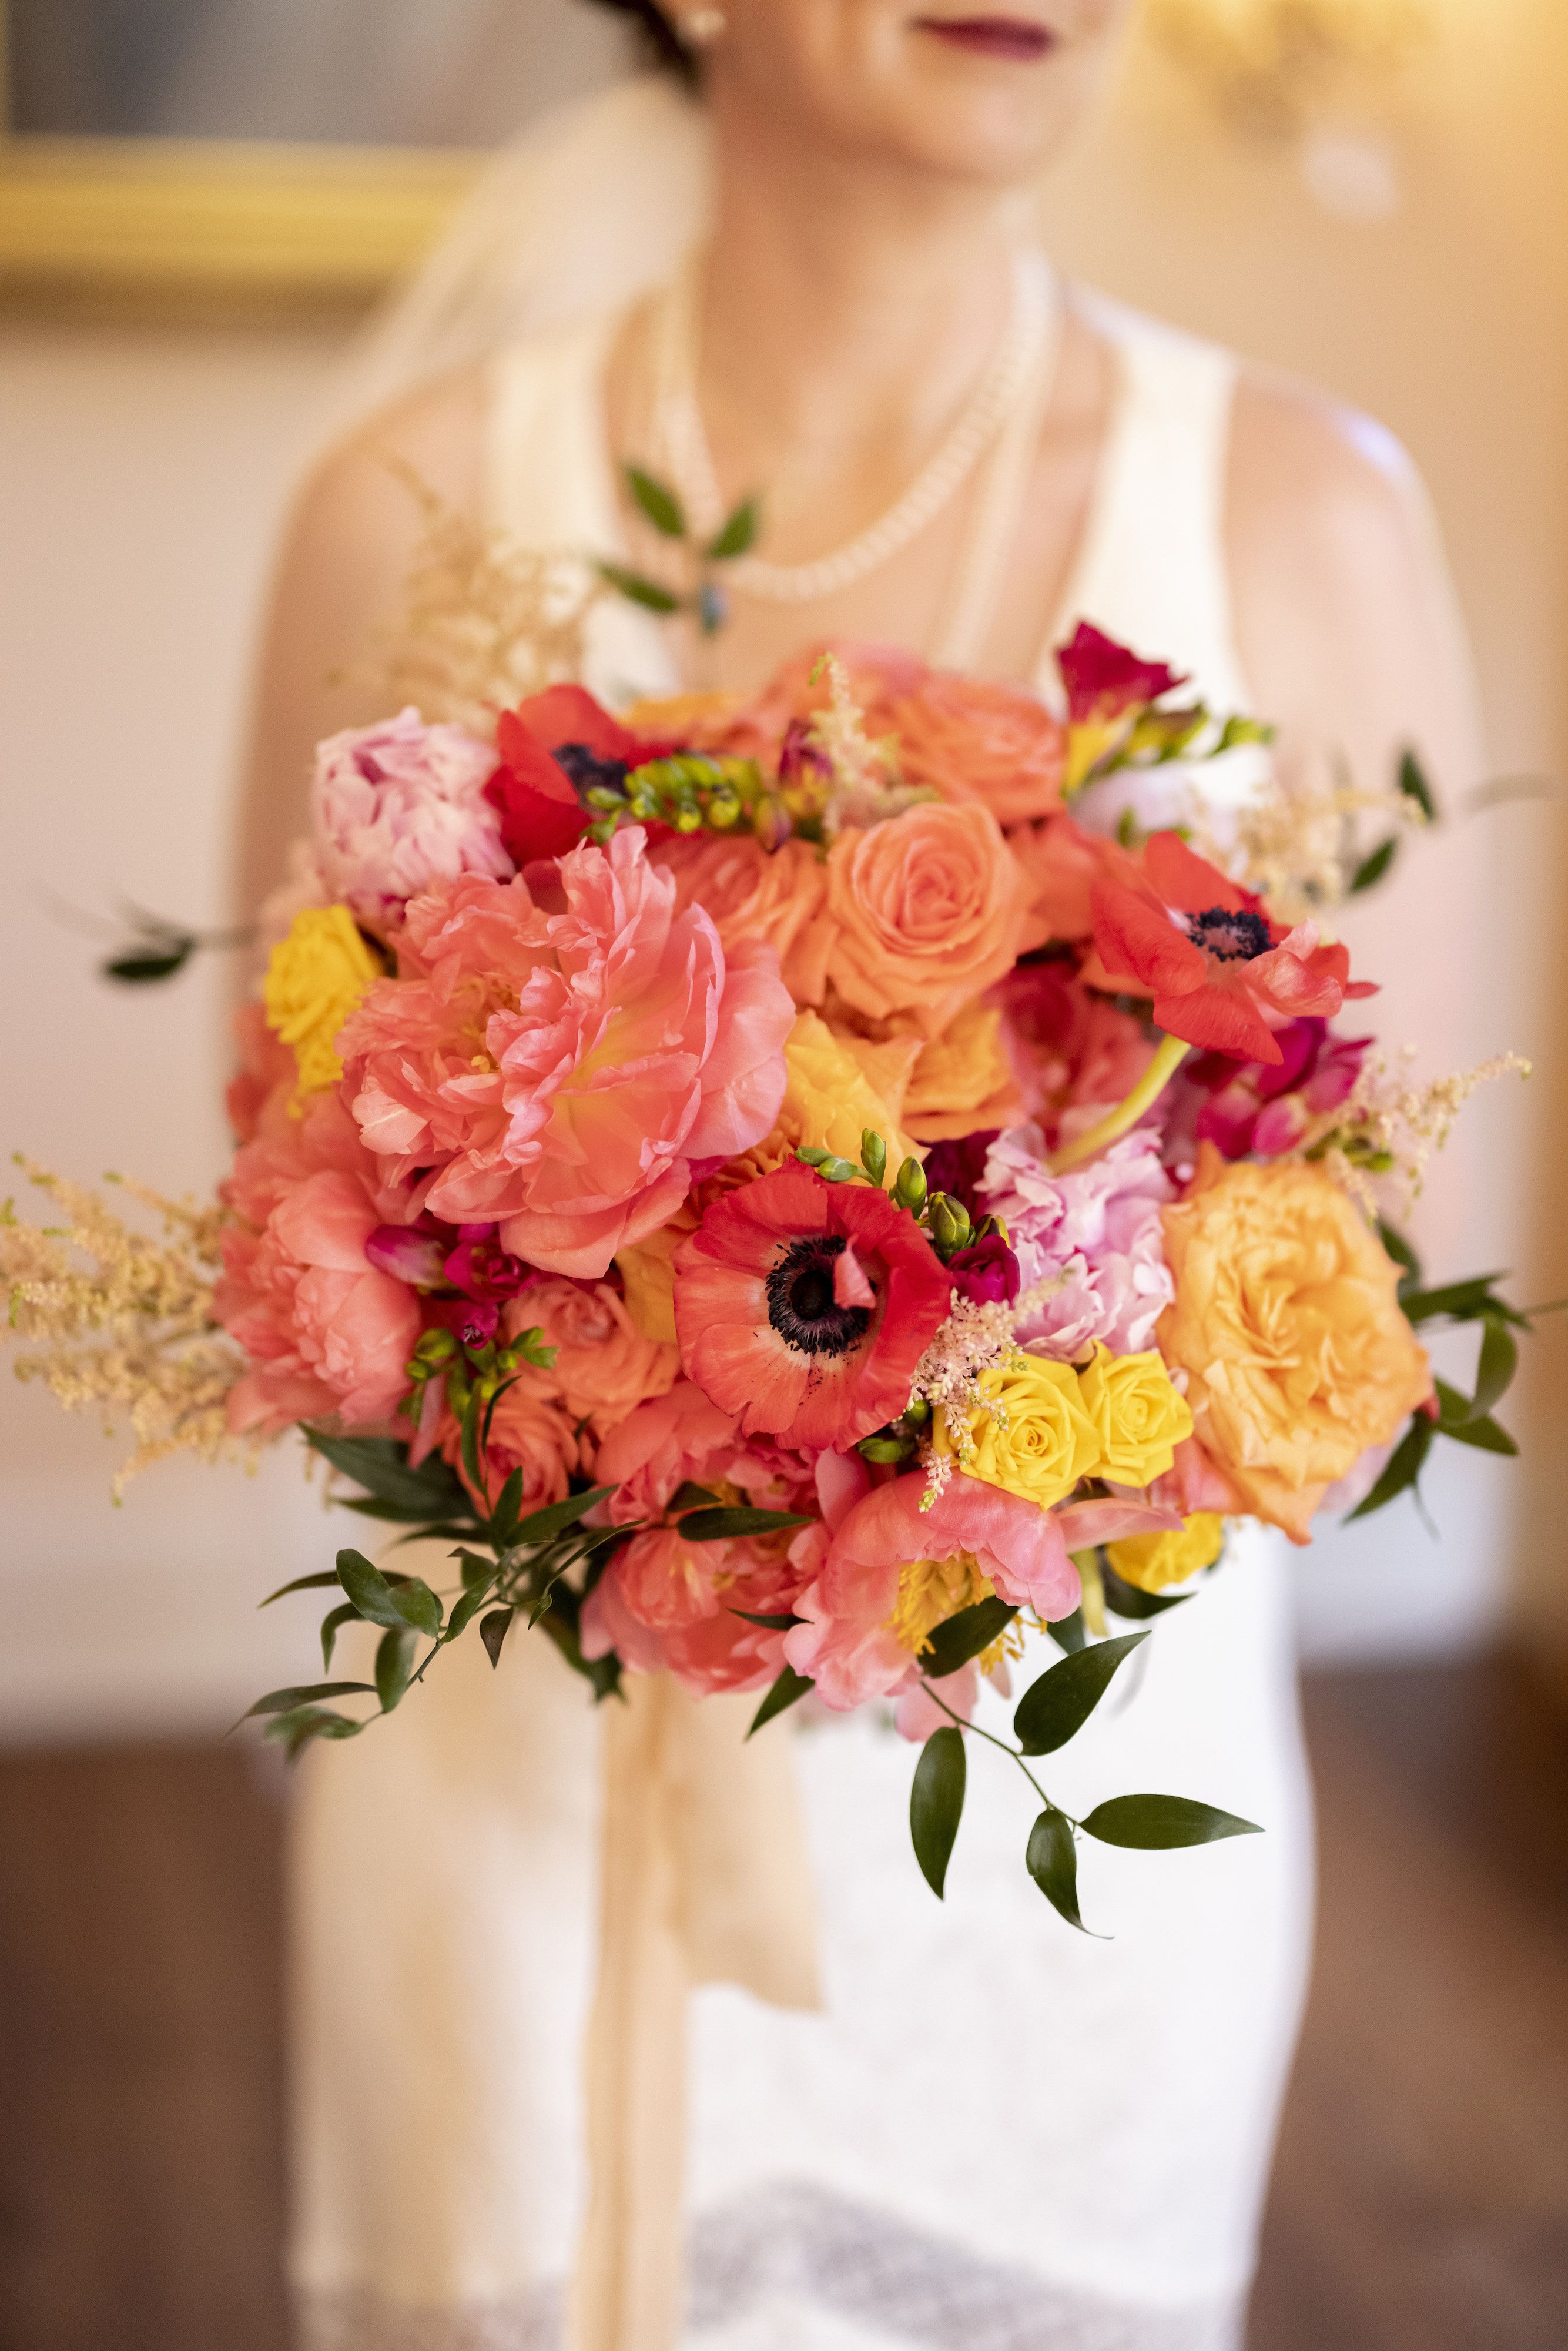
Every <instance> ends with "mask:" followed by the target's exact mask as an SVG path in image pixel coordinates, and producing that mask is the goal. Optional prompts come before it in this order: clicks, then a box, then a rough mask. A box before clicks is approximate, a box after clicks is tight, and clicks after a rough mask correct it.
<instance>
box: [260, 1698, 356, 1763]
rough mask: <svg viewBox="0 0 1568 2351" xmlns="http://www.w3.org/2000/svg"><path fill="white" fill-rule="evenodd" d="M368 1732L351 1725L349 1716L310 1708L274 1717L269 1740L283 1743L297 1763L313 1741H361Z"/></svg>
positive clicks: (289, 1758)
mask: <svg viewBox="0 0 1568 2351" xmlns="http://www.w3.org/2000/svg"><path fill="white" fill-rule="evenodd" d="M371 1719H374V1718H373V1717H372V1718H371ZM364 1728H365V1725H364V1724H363V1723H362V1722H354V1721H351V1720H350V1718H349V1716H348V1715H346V1714H334V1713H333V1712H332V1711H331V1709H330V1708H329V1707H319V1706H307V1707H301V1708H298V1711H296V1712H289V1713H287V1714H275V1715H273V1716H272V1718H271V1719H270V1720H269V1721H268V1723H267V1729H266V1732H265V1736H266V1737H267V1738H268V1739H276V1740H280V1741H281V1742H282V1745H283V1748H284V1750H285V1752H286V1753H287V1757H288V1760H289V1761H290V1762H291V1763H296V1762H298V1760H299V1758H300V1756H301V1755H302V1754H303V1753H304V1751H305V1750H306V1748H307V1747H308V1746H309V1744H310V1742H311V1740H314V1739H357V1738H358V1737H359V1735H360V1733H361V1730H363V1729H364Z"/></svg>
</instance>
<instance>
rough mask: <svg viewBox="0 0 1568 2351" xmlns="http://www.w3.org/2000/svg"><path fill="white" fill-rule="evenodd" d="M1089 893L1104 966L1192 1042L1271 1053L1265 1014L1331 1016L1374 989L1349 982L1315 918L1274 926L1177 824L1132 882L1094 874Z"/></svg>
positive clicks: (1345, 957)
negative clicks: (1322, 940) (1320, 935)
mask: <svg viewBox="0 0 1568 2351" xmlns="http://www.w3.org/2000/svg"><path fill="white" fill-rule="evenodd" d="M1091 900H1092V906H1093V911H1094V945H1095V947H1096V949H1097V950H1098V953H1099V957H1100V962H1101V965H1102V967H1103V971H1104V973H1105V975H1106V977H1108V978H1109V979H1110V981H1111V982H1112V983H1113V985H1117V984H1121V985H1125V986H1128V987H1133V988H1135V989H1138V990H1141V991H1144V992H1146V993H1147V994H1148V995H1150V996H1152V997H1153V998H1154V1018H1155V1024H1156V1026H1157V1027H1159V1028H1161V1029H1165V1030H1166V1034H1167V1035H1169V1036H1172V1037H1180V1038H1182V1039H1184V1040H1186V1043H1187V1044H1189V1045H1204V1046H1207V1047H1208V1048H1210V1049H1211V1050H1214V1051H1216V1052H1220V1053H1227V1054H1229V1055H1231V1056H1232V1057H1233V1058H1234V1059H1236V1060H1237V1061H1272V1062H1278V1061H1281V1059H1282V1055H1281V1049H1280V1046H1279V1044H1278V1043H1277V1042H1276V1040H1275V1037H1274V1033H1273V1027H1272V1026H1271V1025H1270V1016H1271V1017H1272V1020H1273V1022H1274V1023H1276V1024H1279V1023H1282V1022H1284V1021H1286V1020H1289V1019H1295V1018H1297V1017H1298V1016H1300V1015H1301V1014H1323V1015H1327V1016H1328V1017H1329V1018H1330V1019H1332V1018H1333V1015H1334V1014H1335V1013H1336V1012H1337V1011H1338V1010H1339V1008H1340V1007H1341V1005H1342V1004H1343V1002H1344V999H1345V998H1346V996H1366V995H1370V994H1372V993H1374V991H1373V990H1372V989H1371V988H1370V987H1368V986H1367V985H1366V984H1365V983H1364V982H1355V983H1352V981H1351V979H1350V956H1349V953H1348V951H1347V950H1346V949H1345V948H1344V947H1343V946H1319V944H1318V926H1317V925H1316V924H1315V923H1310V922H1309V923H1299V924H1298V925H1296V927H1295V929H1294V930H1293V931H1290V932H1288V933H1287V932H1285V931H1282V930H1281V929H1280V928H1279V926H1278V925H1275V924H1273V923H1270V920H1269V917H1268V914H1267V913H1266V912H1265V910H1264V906H1263V902H1262V900H1261V899H1260V898H1256V897H1254V896H1253V894H1252V893H1251V892H1250V891H1249V890H1243V889H1241V888H1240V887H1239V885H1238V884H1237V883H1234V882H1230V881H1228V880H1227V878H1226V876H1225V875H1224V874H1223V873H1221V872H1219V871H1218V867H1216V866H1213V865H1210V864H1208V863H1207V862H1206V861H1205V860H1204V859H1203V858H1201V857H1195V856H1194V854H1193V852H1192V851H1191V850H1190V849H1188V848H1187V846H1186V842H1185V841H1182V840H1181V839H1180V837H1179V835H1177V834H1176V833H1174V832H1156V833H1155V835H1154V837H1153V839H1152V840H1151V841H1148V842H1147V844H1146V845H1145V850H1144V855H1143V871H1142V874H1141V877H1140V879H1139V881H1138V882H1137V883H1136V884H1135V885H1128V884H1127V883H1122V882H1116V881H1108V880H1102V881H1099V882H1097V883H1095V884H1094V886H1093V889H1092V893H1091Z"/></svg>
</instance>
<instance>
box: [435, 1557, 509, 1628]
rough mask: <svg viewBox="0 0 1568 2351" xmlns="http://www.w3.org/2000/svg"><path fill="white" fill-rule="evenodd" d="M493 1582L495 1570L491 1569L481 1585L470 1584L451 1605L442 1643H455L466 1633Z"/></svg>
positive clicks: (487, 1596)
mask: <svg viewBox="0 0 1568 2351" xmlns="http://www.w3.org/2000/svg"><path fill="white" fill-rule="evenodd" d="M495 1581H496V1570H495V1569H494V1568H492V1569H491V1571H490V1573H489V1574H488V1576H486V1580H485V1582H484V1583H471V1584H470V1585H469V1587H468V1589H467V1591H466V1592H465V1593H464V1594H463V1597H462V1599H461V1600H457V1601H455V1602H454V1603H453V1607H452V1614H451V1615H450V1616H449V1617H448V1618H447V1620H446V1630H445V1632H444V1633H443V1635H442V1636H441V1637H442V1639H443V1640H444V1641H446V1642H452V1641H455V1640H456V1639H457V1637H458V1635H460V1634H463V1633H466V1631H467V1630H468V1627H469V1625H472V1623H473V1622H474V1619H475V1617H476V1616H477V1614H479V1611H480V1609H481V1608H483V1606H484V1605H485V1603H486V1600H487V1599H488V1598H489V1596H490V1587H491V1585H492V1584H493V1583H495Z"/></svg>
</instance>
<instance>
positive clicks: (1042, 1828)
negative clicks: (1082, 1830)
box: [1024, 1804, 1089, 1934]
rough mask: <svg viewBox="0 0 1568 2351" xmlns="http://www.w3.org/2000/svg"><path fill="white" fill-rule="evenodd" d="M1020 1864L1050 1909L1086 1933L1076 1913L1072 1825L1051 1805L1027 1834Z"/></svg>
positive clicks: (1074, 1849)
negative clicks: (1058, 1912) (1027, 1872)
mask: <svg viewBox="0 0 1568 2351" xmlns="http://www.w3.org/2000/svg"><path fill="white" fill-rule="evenodd" d="M1024 1864H1025V1866H1026V1867H1027V1869H1028V1871H1029V1874H1030V1876H1031V1877H1032V1878H1033V1880H1034V1882H1035V1884H1036V1885H1037V1886H1039V1888H1040V1892H1041V1893H1042V1894H1043V1895H1044V1896H1045V1898H1046V1900H1047V1901H1048V1902H1049V1903H1050V1904H1051V1907H1052V1908H1053V1909H1055V1910H1058V1911H1060V1913H1061V1916H1062V1917H1064V1918H1065V1919H1066V1921H1067V1923H1068V1925H1069V1926H1070V1927H1076V1928H1078V1930H1079V1932H1080V1933H1081V1934H1087V1933H1088V1931H1089V1929H1088V1928H1086V1927H1085V1926H1084V1924H1083V1920H1082V1917H1080V1915H1079V1910H1078V1848H1077V1846H1076V1845H1075V1844H1074V1843H1073V1841H1072V1823H1071V1821H1069V1819H1068V1817H1067V1815H1066V1813H1061V1812H1058V1810H1057V1808H1056V1806H1055V1805H1054V1804H1047V1806H1046V1808H1045V1810H1044V1812H1043V1813H1040V1818H1039V1819H1038V1820H1037V1821H1036V1822H1035V1824H1034V1826H1033V1828H1031V1829H1030V1833H1029V1844H1028V1846H1027V1847H1026V1849H1025V1853H1024Z"/></svg>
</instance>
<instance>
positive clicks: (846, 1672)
mask: <svg viewBox="0 0 1568 2351" xmlns="http://www.w3.org/2000/svg"><path fill="white" fill-rule="evenodd" d="M924 1502H925V1478H924V1477H923V1476H921V1475H920V1474H919V1473H917V1472H916V1473H912V1474H911V1475H910V1476H908V1477H904V1478H897V1479H894V1480H893V1481H892V1483H891V1484H889V1485H885V1486H878V1487H874V1488H873V1489H872V1490H871V1492H870V1493H868V1494H866V1495H865V1496H864V1497H863V1498H862V1499H861V1500H860V1501H858V1502H856V1503H855V1505H854V1507H853V1508H852V1510H850V1511H849V1512H848V1514H847V1516H846V1517H845V1518H844V1519H843V1520H842V1523H841V1525H840V1527H839V1528H838V1531H837V1532H836V1533H835V1534H834V1535H833V1538H832V1541H831V1544H830V1545H829V1547H828V1551H827V1555H826V1558H825V1560H824V1562H823V1565H822V1568H821V1573H820V1574H818V1575H817V1576H816V1577H815V1578H814V1580H813V1581H812V1582H811V1583H810V1584H809V1585H808V1586H807V1587H806V1589H805V1591H804V1592H802V1593H801V1594H800V1597H799V1598H798V1599H797V1601H796V1603H795V1611H796V1614H798V1615H799V1616H800V1618H801V1619H802V1622H801V1623H800V1625H796V1626H794V1627H793V1628H792V1629H791V1630H790V1631H789V1632H788V1633H787V1634H786V1635H785V1636H784V1655H785V1656H786V1657H787V1658H788V1660H789V1664H790V1665H791V1666H793V1667H794V1668H795V1671H796V1672H797V1673H800V1674H806V1675H809V1676H810V1677H811V1679H812V1680H813V1681H814V1682H815V1683H816V1686H817V1690H818V1694H819V1696H820V1697H821V1698H822V1700H823V1702H824V1704H826V1705H828V1706H831V1707H834V1708H850V1707H855V1706H859V1705H861V1704H862V1701H863V1700H864V1699H866V1698H877V1697H881V1696H883V1695H884V1694H885V1693H886V1692H888V1691H890V1690H893V1689H895V1688H896V1687H898V1686H899V1684H900V1683H901V1682H902V1681H903V1679H904V1676H905V1675H906V1674H907V1673H908V1672H909V1669H910V1667H911V1665H912V1663H913V1662H914V1655H915V1652H914V1651H913V1650H912V1648H911V1646H909V1644H908V1642H907V1641H906V1640H904V1639H901V1638H900V1634H899V1630H898V1629H897V1628H896V1627H895V1623H894V1619H895V1614H896V1612H897V1610H898V1606H899V1598H900V1590H901V1586H903V1587H904V1589H905V1593H906V1597H907V1595H908V1593H909V1592H910V1590H911V1589H912V1588H913V1587H914V1586H915V1584H916V1583H918V1584H919V1585H920V1586H921V1587H922V1588H923V1591H924V1592H925V1593H929V1592H930V1591H931V1589H932V1588H933V1586H936V1587H939V1588H940V1589H941V1590H942V1591H943V1592H944V1593H946V1596H947V1598H949V1599H952V1600H955V1601H956V1604H959V1605H963V1604H967V1600H968V1599H970V1598H972V1597H973V1596H975V1595H976V1594H977V1593H982V1594H983V1593H984V1592H985V1591H986V1590H987V1589H989V1590H992V1591H995V1592H996V1593H998V1594H999V1595H1000V1596H1001V1598H1002V1599H1004V1600H1008V1601H1010V1602H1012V1603H1013V1604H1015V1605H1017V1606H1019V1607H1025V1606H1031V1607H1034V1608H1036V1609H1038V1610H1039V1612H1040V1615H1041V1616H1042V1617H1043V1618H1044V1619H1045V1620H1046V1622H1047V1623H1054V1622H1056V1621H1057V1620H1059V1619H1060V1618H1061V1617H1063V1616H1068V1615H1071V1613H1072V1610H1073V1609H1074V1608H1075V1607H1076V1606H1077V1604H1078V1599H1079V1587H1078V1571H1077V1570H1076V1568H1075V1567H1074V1566H1073V1564H1072V1562H1071V1559H1070V1558H1069V1557H1068V1554H1067V1545H1066V1542H1065V1541H1064V1540H1063V1537H1062V1532H1061V1527H1060V1525H1059V1524H1058V1523H1057V1521H1056V1520H1055V1519H1054V1518H1052V1517H1051V1515H1050V1513H1049V1512H1048V1511H1045V1510H1040V1509H1038V1508H1037V1507H1036V1505H1035V1504H1034V1503H1033V1502H1028V1501H1023V1500H1020V1499H1019V1497H1018V1496H1017V1495H1015V1494H1009V1493H1006V1492H1004V1491H1002V1490H1001V1489H998V1488H997V1487H994V1486H989V1485H985V1484H982V1483H980V1482H979V1481H978V1480H977V1479H972V1478H967V1477H964V1476H962V1475H958V1476H956V1477H953V1478H951V1479H948V1481H947V1484H946V1487H945V1489H943V1491H942V1493H941V1494H940V1495H939V1496H938V1497H937V1499H936V1501H935V1502H934V1503H933V1504H932V1505H931V1506H930V1508H929V1509H925V1508H923V1507H922V1506H923V1504H924ZM933 1570H935V1573H933ZM945 1571H946V1572H945ZM960 1595H961V1596H960ZM906 1613H907V1611H906ZM922 1613H924V1612H922ZM946 1613H949V1614H950V1613H952V1612H951V1610H948V1611H947V1612H946ZM931 1621H933V1622H936V1621H940V1620H939V1619H932V1620H931Z"/></svg>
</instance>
